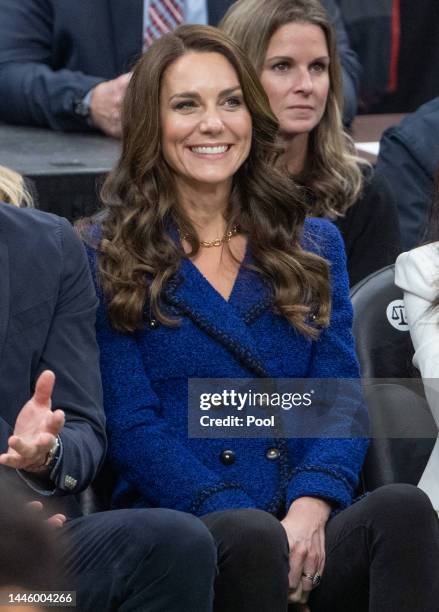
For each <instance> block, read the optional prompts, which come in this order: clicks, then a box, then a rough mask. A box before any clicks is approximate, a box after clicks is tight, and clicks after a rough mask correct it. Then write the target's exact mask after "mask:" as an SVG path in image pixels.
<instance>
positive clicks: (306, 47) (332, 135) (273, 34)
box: [220, 0, 400, 286]
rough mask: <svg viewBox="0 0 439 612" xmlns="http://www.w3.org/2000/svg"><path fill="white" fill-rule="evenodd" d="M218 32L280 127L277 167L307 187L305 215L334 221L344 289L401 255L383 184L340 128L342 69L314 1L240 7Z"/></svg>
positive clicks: (265, 0) (244, 1) (260, 1)
mask: <svg viewBox="0 0 439 612" xmlns="http://www.w3.org/2000/svg"><path fill="white" fill-rule="evenodd" d="M220 27H221V28H222V29H223V30H224V32H226V34H228V35H229V36H231V37H232V38H233V39H234V40H235V41H237V42H238V43H239V45H240V46H241V48H242V49H243V50H244V51H245V53H246V54H247V55H248V57H249V58H250V60H251V62H252V63H253V65H254V67H255V68H256V71H257V73H258V74H259V76H260V78H261V82H262V84H263V86H264V88H265V91H266V93H267V95H268V98H269V100H270V104H271V108H272V109H273V112H274V114H275V115H276V116H277V119H278V121H279V127H280V131H279V142H280V144H281V145H282V146H283V148H284V152H283V154H282V155H281V157H280V158H279V164H280V166H281V167H282V169H283V170H284V171H286V172H287V173H289V174H291V175H292V176H293V177H294V178H295V180H296V181H297V182H298V183H299V184H300V185H302V186H303V187H305V188H306V194H307V208H308V213H309V214H310V215H313V216H318V217H325V218H328V219H331V220H332V221H334V222H335V224H336V225H337V227H338V228H339V230H340V231H341V234H342V236H343V239H344V242H345V248H346V254H347V263H348V271H349V279H350V285H351V286H352V285H354V284H355V283H357V282H358V281H360V280H361V279H363V278H364V277H366V276H367V275H368V274H370V273H372V272H374V271H376V270H379V269H380V268H382V267H384V266H386V265H388V264H390V263H394V261H395V259H396V256H397V255H398V253H399V252H400V248H399V242H400V237H399V226H398V217H397V210H396V206H395V202H394V199H393V196H392V193H391V191H390V188H389V186H388V183H387V181H386V179H385V178H384V177H383V176H381V175H379V174H376V173H374V172H373V171H372V168H371V167H370V166H369V164H367V163H366V162H365V161H364V160H361V159H360V158H359V157H358V156H357V154H356V151H355V146H354V144H353V142H352V139H351V138H350V136H349V135H348V134H347V133H346V132H345V131H344V129H343V124H342V105H343V96H342V83H341V78H342V77H341V67H340V61H339V57H338V54H337V48H336V38H335V32H334V29H333V26H332V24H331V22H330V20H329V17H328V15H327V14H326V11H325V10H324V8H323V7H322V6H321V4H320V2H318V0H239V1H238V2H235V3H234V4H233V5H232V6H231V8H230V9H229V10H228V12H227V13H226V15H225V17H224V18H223V20H222V22H221V24H220Z"/></svg>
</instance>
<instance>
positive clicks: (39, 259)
mask: <svg viewBox="0 0 439 612" xmlns="http://www.w3.org/2000/svg"><path fill="white" fill-rule="evenodd" d="M0 270H1V273H0V452H4V451H5V450H6V449H7V440H8V437H9V436H10V435H11V433H12V430H13V428H14V424H15V420H16V417H17V415H18V412H19V411H20V409H21V408H22V406H23V405H24V403H25V402H26V401H27V400H28V399H29V398H30V397H31V395H32V393H33V387H34V383H35V381H36V378H37V377H38V375H39V374H40V372H41V371H42V370H44V369H51V370H53V371H54V372H55V375H56V383H55V390H54V393H53V406H54V407H57V408H62V409H63V410H64V411H65V414H66V424H65V426H64V428H63V429H62V432H61V435H60V437H61V443H62V452H61V455H60V458H59V460H58V462H57V464H56V465H55V467H54V469H53V471H52V473H51V478H52V480H53V483H54V488H53V489H52V490H50V491H47V490H46V491H45V492H44V494H45V495H46V497H47V498H51V497H57V496H62V495H66V494H69V493H78V492H79V491H81V490H82V489H84V488H85V487H86V486H87V485H88V484H89V483H90V481H91V480H92V479H93V477H94V476H95V474H96V472H97V469H98V467H99V465H100V463H101V461H102V459H103V455H104V452H105V448H106V438H105V424H104V415H103V409H102V397H101V393H102V392H101V384H100V377H99V365H98V350H97V345H96V341H95V336H94V321H95V311H96V305H97V300H96V295H95V292H94V289H93V284H92V281H91V278H90V273H89V268H88V265H87V259H86V257H85V254H84V249H83V247H82V245H81V243H80V241H79V240H78V238H77V237H76V236H75V234H74V232H73V230H72V228H71V226H70V224H69V223H68V222H67V221H66V220H65V219H60V218H58V217H55V216H53V215H48V214H46V213H42V212H39V211H37V210H32V209H17V208H15V207H14V206H12V205H9V204H0ZM6 469H7V471H8V475H9V476H10V474H11V473H12V474H14V475H15V471H13V470H10V469H8V468H5V470H6ZM23 475H25V473H23ZM2 478H3V476H2ZM26 479H27V481H28V485H29V486H27V485H26V487H27V489H28V492H29V494H32V497H33V498H34V499H35V498H36V497H38V495H36V494H34V491H33V490H31V489H32V488H34V489H35V491H36V490H42V489H47V487H45V486H44V485H42V484H41V483H38V482H37V481H36V480H34V479H32V477H31V476H29V475H28V476H26ZM21 481H22V479H19V478H18V476H17V478H16V482H20V483H21ZM45 505H46V502H45ZM60 507H66V504H64V505H63V504H61V506H60Z"/></svg>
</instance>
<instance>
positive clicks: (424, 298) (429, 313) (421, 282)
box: [395, 242, 439, 425]
mask: <svg viewBox="0 0 439 612" xmlns="http://www.w3.org/2000/svg"><path fill="white" fill-rule="evenodd" d="M438 276H439V244H438V243H437V242H436V243H432V244H428V245H425V246H422V247H419V248H417V249H414V250H412V251H409V252H408V253H403V254H402V255H400V256H399V257H398V260H397V262H396V266H395V284H396V285H398V287H400V288H401V289H403V291H404V305H405V314H406V318H407V323H408V325H409V328H410V336H411V339H412V342H413V346H414V349H415V354H414V356H413V364H414V365H415V366H416V367H417V368H418V369H419V370H420V372H421V376H422V379H423V381H424V388H425V394H426V397H427V400H428V404H429V406H430V409H431V412H432V414H433V417H434V419H435V421H436V423H437V424H438V425H439V380H438V379H439V324H438V323H439V313H438V310H437V308H434V307H432V304H433V303H434V301H435V300H436V298H437V293H438V289H437V278H438Z"/></svg>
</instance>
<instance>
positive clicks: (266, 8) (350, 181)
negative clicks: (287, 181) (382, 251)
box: [220, 0, 368, 219]
mask: <svg viewBox="0 0 439 612" xmlns="http://www.w3.org/2000/svg"><path fill="white" fill-rule="evenodd" d="M289 23H310V24H313V25H316V26H318V27H319V28H321V29H322V30H323V33H324V35H325V38H326V44H327V45H328V52H329V60H330V62H329V82H330V86H329V94H328V100H327V103H326V109H325V112H324V115H323V117H322V119H321V121H320V123H319V125H318V126H316V127H315V128H314V130H313V131H312V132H311V134H310V139H309V145H308V155H307V160H306V167H305V169H304V171H303V172H302V173H301V174H300V176H298V177H296V179H297V180H298V181H299V182H300V184H302V185H304V186H305V187H306V188H307V190H308V193H309V196H310V197H309V202H310V205H309V209H310V210H309V213H310V214H312V215H315V216H318V217H328V218H331V219H335V218H336V217H340V216H342V215H344V214H345V212H346V210H347V209H348V208H349V207H350V206H351V205H352V204H353V203H354V202H355V201H356V200H357V198H358V197H359V195H360V193H361V189H362V185H363V177H362V173H361V169H360V168H361V165H368V164H367V162H365V161H364V160H361V159H360V158H359V157H358V156H357V155H356V151H355V146H354V143H353V141H352V139H351V137H350V136H349V135H348V134H347V133H346V132H345V131H344V129H343V123H342V108H343V90H342V76H341V75H342V73H341V65H340V60H339V57H338V53H337V39H336V35H335V32H334V28H333V26H332V24H331V22H330V20H329V18H328V16H327V14H326V11H325V9H324V8H323V7H322V5H321V4H320V2H319V1H318V0H238V2H235V3H234V4H233V5H232V6H231V7H230V9H229V10H228V11H227V13H226V14H225V16H224V18H223V20H222V21H221V23H220V28H221V29H222V30H223V31H224V32H225V33H226V34H227V35H228V36H230V37H231V38H233V40H235V41H237V42H238V43H239V45H240V46H241V48H242V49H243V50H244V52H245V53H246V54H247V56H248V57H249V58H250V60H251V62H252V63H253V65H254V67H255V68H256V72H257V73H258V74H261V72H262V68H263V65H264V62H265V57H266V54H267V49H268V45H269V44H270V40H271V38H272V36H273V35H274V34H275V33H276V32H277V30H278V29H279V28H281V27H282V26H284V25H287V24H289Z"/></svg>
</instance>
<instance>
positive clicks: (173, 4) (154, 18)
mask: <svg viewBox="0 0 439 612" xmlns="http://www.w3.org/2000/svg"><path fill="white" fill-rule="evenodd" d="M181 23H183V0H150V2H149V7H148V25H147V26H146V28H145V35H144V45H143V50H144V51H146V49H148V47H150V46H151V45H152V43H153V42H154V41H155V40H157V39H158V38H160V36H162V35H163V34H166V33H167V32H170V31H171V30H173V29H174V28H176V27H177V26H179V25H180V24H181Z"/></svg>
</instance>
